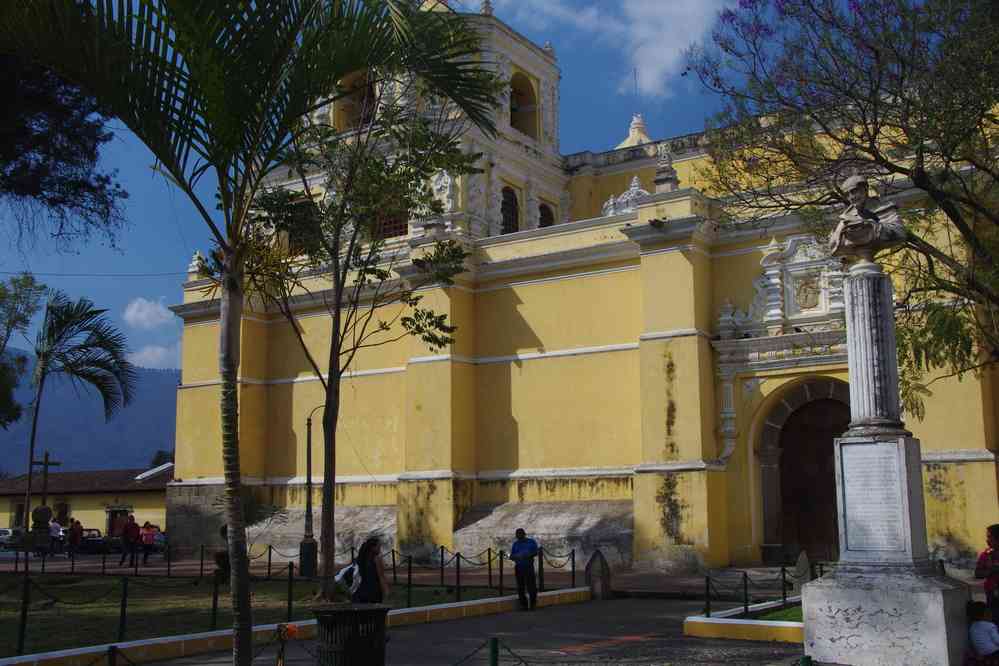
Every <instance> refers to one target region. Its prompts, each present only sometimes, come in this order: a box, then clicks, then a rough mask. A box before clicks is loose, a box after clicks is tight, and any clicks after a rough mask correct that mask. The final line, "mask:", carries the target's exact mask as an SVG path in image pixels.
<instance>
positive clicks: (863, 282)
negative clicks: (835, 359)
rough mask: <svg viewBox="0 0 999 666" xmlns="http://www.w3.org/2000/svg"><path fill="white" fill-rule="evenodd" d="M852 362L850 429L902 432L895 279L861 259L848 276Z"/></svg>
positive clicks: (848, 341) (848, 342)
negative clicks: (893, 287) (894, 292)
mask: <svg viewBox="0 0 999 666" xmlns="http://www.w3.org/2000/svg"><path fill="white" fill-rule="evenodd" d="M844 296H845V299H846V331H847V332H846V345H847V359H848V362H849V367H850V430H849V432H848V434H862V433H863V432H867V431H870V430H871V429H872V428H878V429H882V430H883V429H888V430H894V431H899V432H901V431H902V420H901V418H900V416H899V415H900V409H899V389H898V351H897V349H896V343H895V308H894V303H893V299H892V285H891V278H889V277H888V276H887V275H885V273H884V271H882V270H881V267H880V266H878V265H877V264H875V263H873V262H870V261H858V262H857V263H855V264H853V266H851V267H850V272H849V275H848V277H847V278H846V280H845V281H844Z"/></svg>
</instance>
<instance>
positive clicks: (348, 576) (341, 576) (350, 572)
mask: <svg viewBox="0 0 999 666" xmlns="http://www.w3.org/2000/svg"><path fill="white" fill-rule="evenodd" d="M333 580H335V581H336V582H337V583H339V584H340V585H343V586H344V587H345V588H347V589H348V590H350V593H351V595H353V594H354V592H356V591H357V588H359V587H361V569H360V567H358V566H357V564H355V563H352V564H348V565H347V566H345V567H344V568H343V569H340V571H338V572H337V574H336V576H334V577H333Z"/></svg>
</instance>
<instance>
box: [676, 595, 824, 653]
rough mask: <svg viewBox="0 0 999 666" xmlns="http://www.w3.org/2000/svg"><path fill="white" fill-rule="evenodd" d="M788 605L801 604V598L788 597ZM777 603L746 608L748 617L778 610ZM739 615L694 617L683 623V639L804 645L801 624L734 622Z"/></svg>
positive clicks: (738, 610)
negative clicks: (715, 639)
mask: <svg viewBox="0 0 999 666" xmlns="http://www.w3.org/2000/svg"><path fill="white" fill-rule="evenodd" d="M787 600H788V602H793V603H801V597H788V599H787ZM781 603H782V602H780V601H767V602H765V603H762V604H754V605H752V606H750V607H749V612H750V613H758V612H760V611H768V610H773V609H775V608H780V607H781ZM737 615H742V609H741V608H733V609H731V610H727V611H720V612H718V613H712V614H711V617H705V616H704V615H693V616H691V617H688V618H686V619H685V620H684V621H683V633H684V635H685V636H697V637H700V638H731V639H738V640H744V641H779V642H781V643H804V642H805V625H804V623H802V622H783V621H766V620H746V619H735V616H737Z"/></svg>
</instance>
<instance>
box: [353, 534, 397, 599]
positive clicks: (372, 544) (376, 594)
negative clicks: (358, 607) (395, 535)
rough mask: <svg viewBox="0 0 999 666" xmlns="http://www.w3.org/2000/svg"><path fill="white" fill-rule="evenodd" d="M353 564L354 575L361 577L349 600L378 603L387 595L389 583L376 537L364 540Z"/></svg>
mask: <svg viewBox="0 0 999 666" xmlns="http://www.w3.org/2000/svg"><path fill="white" fill-rule="evenodd" d="M355 564H356V565H357V569H356V570H355V575H359V576H360V577H361V583H360V585H358V586H357V589H356V590H354V593H353V594H352V595H351V597H350V600H351V601H353V602H354V603H355V604H380V603H381V602H382V601H383V600H384V599H385V598H386V597H388V594H389V585H388V579H387V578H386V577H385V567H384V566H383V564H382V544H381V541H379V540H378V537H370V538H368V540H367V541H365V542H364V544H363V545H362V546H361V550H360V552H358V553H357V559H356V560H355Z"/></svg>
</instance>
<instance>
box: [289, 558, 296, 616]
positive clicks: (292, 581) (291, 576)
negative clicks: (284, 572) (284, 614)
mask: <svg viewBox="0 0 999 666" xmlns="http://www.w3.org/2000/svg"><path fill="white" fill-rule="evenodd" d="M294 591H295V563H294V562H289V563H288V622H291V610H292V608H291V597H292V594H294Z"/></svg>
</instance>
